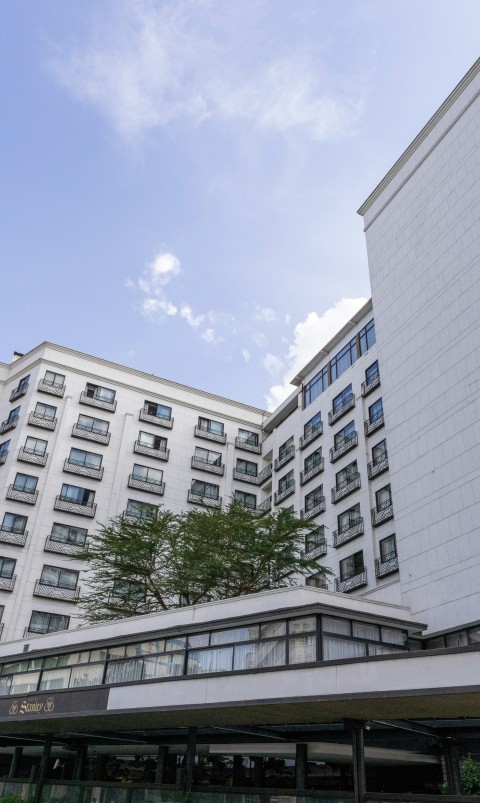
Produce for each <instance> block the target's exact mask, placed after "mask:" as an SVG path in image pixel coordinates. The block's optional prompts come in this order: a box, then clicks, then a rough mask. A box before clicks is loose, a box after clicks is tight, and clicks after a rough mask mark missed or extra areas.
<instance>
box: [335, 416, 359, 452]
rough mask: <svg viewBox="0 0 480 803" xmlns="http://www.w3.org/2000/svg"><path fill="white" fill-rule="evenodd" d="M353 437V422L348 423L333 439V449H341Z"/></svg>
mask: <svg viewBox="0 0 480 803" xmlns="http://www.w3.org/2000/svg"><path fill="white" fill-rule="evenodd" d="M352 435H355V421H350V422H349V423H348V424H347V425H346V426H345V427H343V429H341V430H340V432H337V433H336V435H335V438H334V441H333V442H334V449H341V448H342V446H344V445H345V444H346V443H347V442H348V441H349V440H350V439H351V438H352Z"/></svg>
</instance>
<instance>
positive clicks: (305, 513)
mask: <svg viewBox="0 0 480 803" xmlns="http://www.w3.org/2000/svg"><path fill="white" fill-rule="evenodd" d="M324 512H325V497H324V496H319V497H317V499H316V500H315V504H314V505H312V506H311V507H304V508H303V510H301V511H300V518H301V519H313V518H315V516H318V515H319V514H320V513H324Z"/></svg>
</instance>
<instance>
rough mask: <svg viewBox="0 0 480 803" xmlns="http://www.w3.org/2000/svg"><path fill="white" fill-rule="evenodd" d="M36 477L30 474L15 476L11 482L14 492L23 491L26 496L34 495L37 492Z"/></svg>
mask: <svg viewBox="0 0 480 803" xmlns="http://www.w3.org/2000/svg"><path fill="white" fill-rule="evenodd" d="M37 483H38V477H33V476H32V475H31V474H17V475H16V476H15V480H14V482H13V488H14V490H15V491H24V492H25V493H27V494H34V493H35V491H36V490H37Z"/></svg>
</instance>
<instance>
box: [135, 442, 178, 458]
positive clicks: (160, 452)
mask: <svg viewBox="0 0 480 803" xmlns="http://www.w3.org/2000/svg"><path fill="white" fill-rule="evenodd" d="M133 451H134V452H135V453H136V454H145V455H147V456H148V457H153V458H154V460H165V461H167V460H168V458H169V456H170V449H167V447H166V446H164V447H163V448H161V449H155V447H154V446H146V445H145V444H144V443H142V442H141V441H135V445H134V447H133Z"/></svg>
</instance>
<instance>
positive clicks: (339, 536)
mask: <svg viewBox="0 0 480 803" xmlns="http://www.w3.org/2000/svg"><path fill="white" fill-rule="evenodd" d="M363 530H364V526H363V518H362V516H358V518H356V519H352V520H351V521H348V522H347V523H346V524H343V525H342V526H341V527H339V528H338V530H334V531H333V546H334V547H339V546H342V544H345V543H346V542H347V541H351V540H352V538H356V537H357V535H362V534H363Z"/></svg>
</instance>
